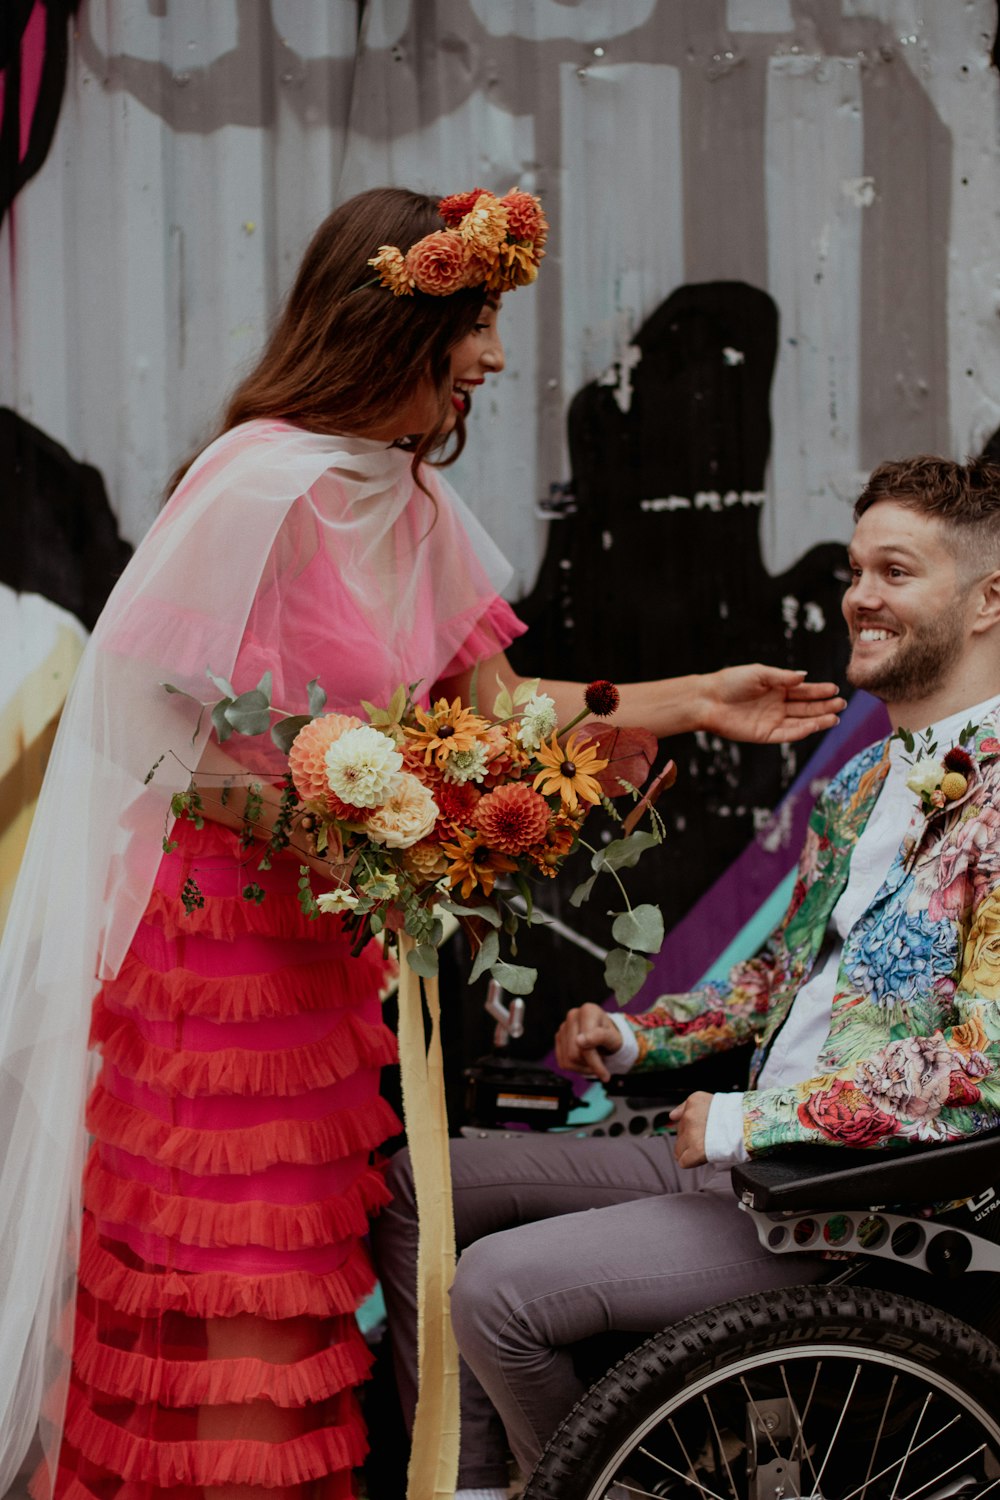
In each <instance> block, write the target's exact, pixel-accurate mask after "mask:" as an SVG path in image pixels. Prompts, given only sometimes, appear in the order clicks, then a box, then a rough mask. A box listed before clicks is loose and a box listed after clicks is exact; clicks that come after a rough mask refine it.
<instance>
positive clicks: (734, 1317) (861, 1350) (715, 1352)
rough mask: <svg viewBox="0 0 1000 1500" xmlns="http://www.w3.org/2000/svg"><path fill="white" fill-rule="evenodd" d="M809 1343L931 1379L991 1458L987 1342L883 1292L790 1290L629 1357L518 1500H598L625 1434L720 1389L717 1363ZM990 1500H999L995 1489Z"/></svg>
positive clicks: (701, 1321)
mask: <svg viewBox="0 0 1000 1500" xmlns="http://www.w3.org/2000/svg"><path fill="white" fill-rule="evenodd" d="M812 1344H818V1345H823V1346H825V1348H827V1349H829V1348H830V1346H831V1345H838V1346H839V1345H843V1346H844V1348H845V1349H849V1350H850V1354H851V1357H852V1360H853V1357H854V1356H855V1355H857V1356H858V1357H859V1358H860V1359H861V1360H862V1361H864V1360H865V1359H866V1358H867V1357H868V1356H867V1355H866V1350H870V1351H872V1363H873V1364H875V1363H876V1362H877V1359H878V1351H882V1352H883V1353H886V1352H891V1355H892V1356H893V1357H895V1358H897V1359H898V1360H899V1361H902V1362H903V1364H904V1365H909V1366H910V1367H912V1369H913V1371H914V1372H918V1373H919V1372H920V1371H935V1372H937V1374H938V1375H939V1376H940V1377H941V1378H943V1380H945V1381H946V1382H948V1383H950V1385H952V1386H954V1387H957V1388H958V1390H959V1391H960V1392H961V1393H962V1394H963V1396H964V1397H965V1398H966V1399H967V1400H968V1401H969V1402H971V1403H972V1409H973V1411H974V1412H976V1413H983V1412H984V1413H986V1414H987V1415H988V1418H989V1419H990V1423H992V1424H994V1431H995V1434H996V1442H995V1448H996V1451H997V1452H998V1453H1000V1350H998V1348H997V1346H996V1345H995V1344H993V1343H992V1342H991V1341H990V1340H989V1339H987V1338H985V1337H984V1336H983V1335H982V1334H979V1333H977V1332H976V1331H975V1330H974V1329H972V1328H970V1327H968V1326H967V1325H966V1324H964V1323H961V1322H959V1320H958V1319H956V1318H953V1317H951V1316H950V1315H948V1314H946V1313H943V1312H941V1311H940V1310H939V1309H937V1308H934V1307H930V1306H927V1305H926V1304H924V1303H921V1302H916V1301H913V1300H911V1299H910V1298H908V1297H901V1296H897V1295H895V1294H894V1293H891V1292H885V1291H881V1290H876V1289H872V1288H869V1287H863V1286H859V1287H854V1286H849V1285H848V1286H842V1287H829V1286H822V1285H819V1286H804V1287H791V1288H786V1289H783V1290H779V1291H772V1292H764V1293H761V1294H759V1295H755V1296H749V1297H741V1298H738V1299H737V1300H735V1301H733V1302H729V1303H724V1304H722V1305H721V1306H719V1307H716V1308H713V1309H712V1310H711V1311H709V1312H706V1313H701V1314H698V1315H697V1316H695V1317H692V1318H688V1319H686V1320H685V1321H684V1322H682V1323H678V1324H677V1325H675V1326H674V1327H673V1328H669V1329H667V1330H665V1331H664V1332H663V1333H659V1334H656V1335H654V1337H653V1338H651V1339H649V1340H647V1342H646V1343H644V1344H643V1345H641V1346H640V1347H639V1348H638V1349H636V1350H635V1351H634V1352H633V1353H632V1354H630V1355H628V1356H627V1357H626V1358H625V1359H623V1360H622V1361H621V1362H620V1363H619V1364H618V1365H616V1366H615V1367H614V1369H612V1370H610V1371H609V1372H608V1374H607V1375H605V1376H604V1377H603V1379H602V1380H600V1381H599V1382H598V1383H597V1384H596V1385H594V1386H592V1387H591V1389H590V1390H589V1391H588V1392H587V1393H586V1395H585V1396H584V1397H583V1398H582V1399H581V1400H580V1401H579V1402H578V1403H577V1405H576V1406H575V1407H574V1408H573V1410H572V1411H571V1412H570V1413H569V1415H568V1416H567V1417H566V1418H565V1420H564V1421H563V1423H562V1425H561V1426H560V1427H559V1428H558V1430H557V1431H556V1432H555V1434H554V1435H553V1437H552V1439H551V1441H550V1442H549V1444H548V1446H547V1447H546V1449H545V1451H544V1453H543V1454H542V1457H541V1458H540V1460H539V1462H538V1465H537V1467H536V1468H535V1471H534V1473H533V1474H532V1476H531V1478H530V1480H529V1482H528V1485H527V1488H526V1489H525V1491H524V1496H523V1500H603V1496H604V1495H605V1493H606V1487H607V1484H608V1483H609V1473H608V1466H609V1465H610V1464H611V1463H612V1461H613V1460H616V1456H617V1461H616V1462H615V1465H614V1468H613V1470H612V1471H611V1472H612V1473H618V1472H620V1468H621V1466H622V1465H623V1464H625V1463H626V1462H627V1460H626V1454H627V1452H628V1451H631V1450H630V1449H629V1444H630V1442H631V1443H632V1450H634V1448H635V1447H636V1444H637V1442H639V1441H645V1439H644V1438H643V1437H642V1436H640V1437H639V1438H638V1439H636V1438H635V1435H636V1434H640V1435H641V1434H643V1433H644V1432H647V1431H649V1430H652V1429H651V1422H652V1420H653V1419H655V1418H656V1416H657V1414H658V1413H660V1412H661V1411H662V1412H663V1414H664V1417H666V1416H667V1415H669V1414H670V1413H671V1412H672V1411H676V1412H680V1410H681V1408H682V1406H683V1402H684V1395H683V1393H684V1392H685V1390H686V1389H688V1388H690V1387H692V1386H693V1385H695V1384H696V1383H698V1382H702V1381H703V1380H705V1379H706V1378H707V1377H713V1372H719V1373H718V1376H717V1381H718V1384H717V1385H713V1386H712V1389H713V1390H716V1389H721V1388H722V1387H721V1382H723V1381H724V1380H725V1378H726V1377H725V1371H726V1367H727V1366H732V1365H736V1364H738V1363H739V1362H740V1361H745V1360H746V1359H747V1357H748V1356H749V1357H750V1358H751V1359H753V1358H754V1357H755V1355H756V1356H759V1358H760V1360H761V1361H762V1362H765V1363H766V1361H767V1359H768V1357H769V1356H770V1357H771V1359H772V1360H773V1358H774V1354H773V1351H774V1350H776V1349H781V1350H783V1351H785V1350H788V1351H795V1350H799V1351H804V1350H806V1349H807V1348H808V1346H809V1345H812ZM791 1357H797V1356H795V1355H792V1356H791ZM734 1378H735V1377H734ZM991 1452H992V1449H991ZM991 1461H992V1460H991ZM991 1472H992V1470H991ZM998 1472H1000V1470H998ZM598 1481H600V1485H599V1487H598ZM990 1492H991V1494H996V1495H997V1496H1000V1484H998V1486H997V1488H996V1490H995V1491H994V1490H993V1489H992V1488H991V1491H990ZM670 1493H671V1495H675V1496H677V1497H678V1500H680V1497H682V1496H683V1500H703V1496H702V1495H701V1494H700V1492H699V1490H698V1489H697V1488H696V1487H695V1486H694V1485H693V1484H691V1483H675V1484H674V1487H673V1488H672V1489H671V1490H670Z"/></svg>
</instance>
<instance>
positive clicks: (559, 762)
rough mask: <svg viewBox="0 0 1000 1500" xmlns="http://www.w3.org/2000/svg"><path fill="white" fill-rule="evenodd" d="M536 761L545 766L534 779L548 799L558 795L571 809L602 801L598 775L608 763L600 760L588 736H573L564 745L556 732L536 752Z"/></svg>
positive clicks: (537, 790)
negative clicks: (586, 803)
mask: <svg viewBox="0 0 1000 1500" xmlns="http://www.w3.org/2000/svg"><path fill="white" fill-rule="evenodd" d="M536 759H537V760H538V761H539V762H540V763H541V765H542V767H543V769H542V770H541V771H539V772H538V775H537V776H536V777H535V781H534V787H535V791H536V792H541V793H542V794H543V796H546V797H551V796H554V795H555V793H556V792H558V793H559V796H560V797H561V798H562V802H563V806H564V807H568V808H570V809H571V810H575V809H576V808H577V807H578V806H579V805H580V803H581V802H592V803H594V804H596V803H598V802H600V800H601V788H600V786H599V784H598V781H597V776H598V774H599V773H600V772H601V771H603V770H604V768H605V766H606V765H607V761H606V760H601V758H600V756H599V755H598V754H597V751H596V749H595V748H594V746H593V744H592V743H591V742H590V740H588V739H587V737H586V735H583V734H571V735H570V737H569V739H568V740H567V742H566V744H565V746H563V745H560V743H559V738H558V732H557V733H556V734H554V735H553V736H552V738H551V739H550V740H549V741H548V743H547V744H545V745H543V746H542V748H541V749H540V750H538V751H537V752H536Z"/></svg>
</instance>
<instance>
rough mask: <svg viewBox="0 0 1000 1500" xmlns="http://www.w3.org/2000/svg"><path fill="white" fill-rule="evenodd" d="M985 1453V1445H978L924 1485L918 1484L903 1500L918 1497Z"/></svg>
mask: <svg viewBox="0 0 1000 1500" xmlns="http://www.w3.org/2000/svg"><path fill="white" fill-rule="evenodd" d="M985 1452H986V1444H985V1443H980V1444H979V1447H978V1448H972V1449H970V1451H969V1452H968V1453H966V1455H965V1456H964V1458H959V1459H957V1460H956V1462H955V1463H953V1464H949V1465H948V1467H947V1468H946V1469H942V1470H941V1472H940V1474H935V1475H934V1478H933V1479H928V1480H927V1481H926V1482H925V1483H924V1484H918V1485H917V1488H916V1489H915V1490H911V1491H910V1493H909V1494H908V1495H904V1496H903V1500H913V1497H914V1495H920V1494H922V1493H923V1491H924V1490H926V1489H927V1488H928V1487H929V1486H930V1485H932V1484H938V1483H940V1481H941V1480H942V1479H947V1477H948V1475H949V1474H954V1472H955V1470H956V1469H960V1468H961V1467H962V1465H963V1464H967V1463H968V1462H969V1460H970V1459H971V1458H976V1457H977V1456H978V1455H979V1454H981V1453H985Z"/></svg>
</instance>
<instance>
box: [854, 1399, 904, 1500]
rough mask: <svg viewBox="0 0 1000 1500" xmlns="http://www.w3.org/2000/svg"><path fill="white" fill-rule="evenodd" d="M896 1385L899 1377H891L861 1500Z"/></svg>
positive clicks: (865, 1489)
mask: <svg viewBox="0 0 1000 1500" xmlns="http://www.w3.org/2000/svg"><path fill="white" fill-rule="evenodd" d="M898 1384H899V1376H898V1375H894V1376H893V1377H892V1384H891V1385H890V1386H889V1390H888V1394H887V1395H886V1398H885V1405H884V1406H883V1408H882V1416H881V1418H880V1420H879V1424H878V1432H877V1433H876V1434H875V1446H874V1447H873V1448H872V1456H871V1458H870V1459H869V1460H868V1473H867V1474H866V1475H865V1482H864V1484H863V1485H862V1487H861V1500H865V1496H866V1495H867V1493H868V1486H869V1485H870V1484H871V1482H872V1469H874V1467H875V1460H876V1458H877V1457H878V1449H879V1444H880V1443H881V1441H882V1434H883V1432H884V1431H885V1424H886V1420H887V1418H888V1416H889V1408H890V1406H891V1405H892V1398H893V1396H894V1395H895V1394H896V1386H897V1385H898Z"/></svg>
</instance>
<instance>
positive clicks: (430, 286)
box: [405, 229, 469, 297]
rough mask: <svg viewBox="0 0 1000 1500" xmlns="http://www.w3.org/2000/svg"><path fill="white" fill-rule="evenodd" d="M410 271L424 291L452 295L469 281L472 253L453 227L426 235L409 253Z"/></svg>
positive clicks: (407, 256)
mask: <svg viewBox="0 0 1000 1500" xmlns="http://www.w3.org/2000/svg"><path fill="white" fill-rule="evenodd" d="M405 264H406V270H407V272H408V273H409V275H410V277H411V278H412V280H413V284H414V285H415V286H416V288H417V290H418V291H420V292H426V293H427V294H428V296H431V297H448V296H450V295H451V293H452V292H457V291H458V289H459V287H463V286H468V284H469V252H468V249H467V247H466V245H465V242H464V240H462V239H461V238H460V236H459V235H458V233H457V232H456V231H455V230H453V229H439V230H437V231H436V232H435V233H434V234H425V235H424V237H423V239H422V240H418V241H417V243H416V244H415V245H414V246H413V247H412V248H411V249H409V250H408V251H407V252H406V257H405Z"/></svg>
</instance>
